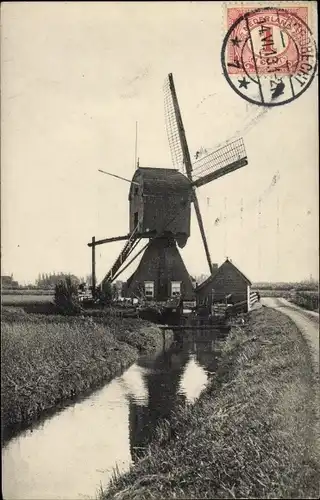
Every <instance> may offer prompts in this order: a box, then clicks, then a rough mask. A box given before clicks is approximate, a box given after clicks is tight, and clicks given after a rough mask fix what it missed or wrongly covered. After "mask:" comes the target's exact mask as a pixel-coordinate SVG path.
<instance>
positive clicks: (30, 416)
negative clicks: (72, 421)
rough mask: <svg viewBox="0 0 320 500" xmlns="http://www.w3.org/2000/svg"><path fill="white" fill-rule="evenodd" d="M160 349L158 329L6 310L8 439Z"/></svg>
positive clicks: (4, 388)
mask: <svg viewBox="0 0 320 500" xmlns="http://www.w3.org/2000/svg"><path fill="white" fill-rule="evenodd" d="M161 346H162V333H161V331H160V330H159V329H158V328H157V327H155V326H154V325H152V324H150V323H148V322H145V321H142V320H138V319H136V320H133V319H121V318H116V317H112V316H110V315H104V314H103V312H101V314H100V315H99V316H97V317H96V318H94V319H92V318H90V317H66V316H59V315H41V314H27V313H25V312H24V310H23V309H21V308H15V307H3V309H2V327H1V355H2V370H1V383H2V388H1V415H2V427H3V429H4V437H5V436H6V435H10V432H11V431H12V430H15V429H16V428H17V427H18V426H19V425H20V424H26V423H30V422H31V421H33V420H35V419H37V418H38V417H40V416H41V415H42V414H43V413H44V412H46V411H49V410H52V409H54V408H56V407H57V405H59V404H61V403H63V402H64V401H66V400H68V399H70V398H74V397H76V396H78V395H81V394H83V393H85V392H86V391H88V390H90V389H92V388H93V387H95V386H96V385H97V384H99V383H101V382H102V381H106V380H107V379H110V378H112V377H113V376H114V375H116V374H117V373H118V372H119V371H121V370H122V369H124V368H125V367H126V366H128V365H129V364H131V363H132V362H133V361H135V360H136V359H137V357H138V355H139V353H140V352H148V351H152V350H155V349H157V348H159V347H161Z"/></svg>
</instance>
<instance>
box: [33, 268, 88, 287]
mask: <svg viewBox="0 0 320 500" xmlns="http://www.w3.org/2000/svg"><path fill="white" fill-rule="evenodd" d="M67 278H68V279H69V278H70V279H71V282H72V283H74V284H75V285H79V284H80V282H81V278H78V277H77V276H75V275H74V274H68V273H55V272H54V273H40V274H39V275H38V278H37V280H36V287H37V288H43V289H45V288H54V287H55V286H56V285H57V284H58V283H60V282H61V281H65V280H66V279H67Z"/></svg>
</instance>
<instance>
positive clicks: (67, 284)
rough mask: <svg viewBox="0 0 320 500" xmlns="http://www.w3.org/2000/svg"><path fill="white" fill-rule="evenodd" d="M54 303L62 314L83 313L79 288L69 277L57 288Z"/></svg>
mask: <svg viewBox="0 0 320 500" xmlns="http://www.w3.org/2000/svg"><path fill="white" fill-rule="evenodd" d="M54 303H55V306H56V309H57V312H59V313H60V314H79V313H80V312H81V311H82V308H81V306H80V301H79V294H78V286H77V285H76V283H74V282H73V281H72V280H71V277H70V276H67V277H66V278H65V279H64V280H63V281H60V282H59V283H57V284H56V286H55V291H54Z"/></svg>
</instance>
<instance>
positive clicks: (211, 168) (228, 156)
mask: <svg viewBox="0 0 320 500" xmlns="http://www.w3.org/2000/svg"><path fill="white" fill-rule="evenodd" d="M247 164H248V159H247V153H246V150H245V146H244V142H243V139H242V138H239V139H236V140H235V141H232V142H231V143H228V144H226V145H225V146H222V147H221V148H219V149H217V150H216V151H213V152H212V153H209V154H207V155H206V156H202V157H201V158H200V159H199V160H197V161H195V162H194V163H193V185H194V186H195V187H199V186H203V185H204V184H207V183H208V182H211V181H213V180H214V179H218V177H221V176H223V175H226V174H229V173H230V172H234V171H235V170H237V169H239V168H241V167H244V166H245V165H247Z"/></svg>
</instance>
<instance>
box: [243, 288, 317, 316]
mask: <svg viewBox="0 0 320 500" xmlns="http://www.w3.org/2000/svg"><path fill="white" fill-rule="evenodd" d="M252 290H253V291H259V293H260V296H261V297H283V298H285V299H287V300H290V301H291V302H293V303H294V304H297V305H298V306H300V307H304V308H305V309H309V310H311V311H319V283H317V282H309V283H308V282H306V283H305V282H300V283H254V284H253V285H252Z"/></svg>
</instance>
